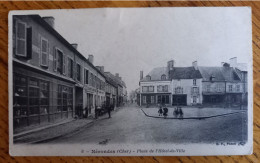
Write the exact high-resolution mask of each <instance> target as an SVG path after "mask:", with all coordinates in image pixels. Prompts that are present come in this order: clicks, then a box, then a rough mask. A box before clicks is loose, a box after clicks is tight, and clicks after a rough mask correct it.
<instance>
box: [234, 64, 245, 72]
mask: <svg viewBox="0 0 260 163" xmlns="http://www.w3.org/2000/svg"><path fill="white" fill-rule="evenodd" d="M236 68H237V69H239V70H240V71H247V64H246V63H237V64H236Z"/></svg>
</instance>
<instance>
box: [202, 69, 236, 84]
mask: <svg viewBox="0 0 260 163" xmlns="http://www.w3.org/2000/svg"><path fill="white" fill-rule="evenodd" d="M199 71H200V73H201V75H202V77H203V81H211V80H210V78H211V77H214V81H230V82H232V81H239V80H240V75H239V74H238V73H237V72H235V69H234V68H233V67H203V66H199Z"/></svg>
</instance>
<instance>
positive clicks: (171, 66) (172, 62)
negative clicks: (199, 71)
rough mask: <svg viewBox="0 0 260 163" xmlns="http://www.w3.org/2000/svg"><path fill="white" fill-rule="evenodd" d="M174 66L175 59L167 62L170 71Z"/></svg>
mask: <svg viewBox="0 0 260 163" xmlns="http://www.w3.org/2000/svg"><path fill="white" fill-rule="evenodd" d="M173 67H174V60H170V61H168V62H167V69H168V72H169V71H170V70H173Z"/></svg>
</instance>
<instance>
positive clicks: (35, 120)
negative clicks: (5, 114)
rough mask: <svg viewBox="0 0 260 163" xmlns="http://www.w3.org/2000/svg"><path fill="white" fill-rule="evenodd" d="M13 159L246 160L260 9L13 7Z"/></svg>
mask: <svg viewBox="0 0 260 163" xmlns="http://www.w3.org/2000/svg"><path fill="white" fill-rule="evenodd" d="M8 48H9V147H10V154H11V155H13V156H191V155H246V154H251V153H252V149H253V143H252V139H253V133H252V132H253V128H252V124H253V75H252V73H253V64H252V24H251V8H250V7H163V8H96V9H70V10H63V9H62V10H27V11H26V10H23V11H11V12H10V13H9V47H8Z"/></svg>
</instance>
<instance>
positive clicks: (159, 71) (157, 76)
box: [141, 67, 169, 81]
mask: <svg viewBox="0 0 260 163" xmlns="http://www.w3.org/2000/svg"><path fill="white" fill-rule="evenodd" d="M148 75H149V76H150V77H151V80H148V79H147V78H146V77H144V78H143V79H142V80H141V81H154V80H161V77H162V75H166V80H168V79H169V77H168V72H167V67H156V68H154V69H153V70H152V71H150V72H149V73H148V74H147V75H146V76H148Z"/></svg>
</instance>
